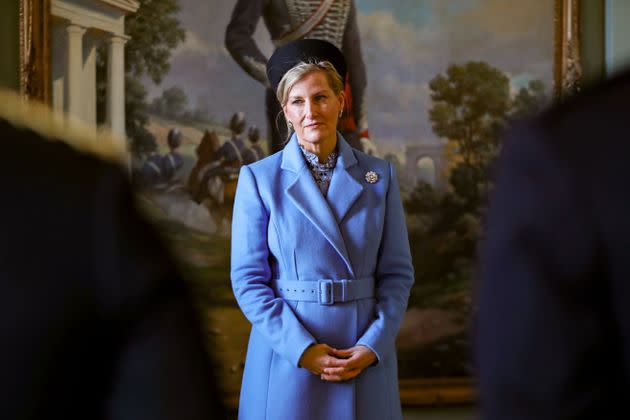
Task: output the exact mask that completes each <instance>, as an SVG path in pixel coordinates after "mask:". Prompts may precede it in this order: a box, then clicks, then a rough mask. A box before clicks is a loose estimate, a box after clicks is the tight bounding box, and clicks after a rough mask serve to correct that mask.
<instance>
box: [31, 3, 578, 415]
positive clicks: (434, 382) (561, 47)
mask: <svg viewBox="0 0 630 420" xmlns="http://www.w3.org/2000/svg"><path fill="white" fill-rule="evenodd" d="M554 1H555V15H554V22H555V40H554V46H555V47H554V48H555V56H554V93H555V96H556V98H557V99H562V98H564V97H566V96H568V95H570V94H572V93H575V92H577V91H578V90H579V85H580V78H581V65H580V44H579V14H578V13H579V7H578V5H579V2H578V0H554ZM19 2H20V92H21V95H22V96H23V97H24V98H27V99H36V100H39V101H42V102H44V103H46V104H50V101H51V86H50V85H51V72H50V70H51V69H50V67H51V46H50V40H51V33H50V29H51V17H50V2H51V0H19ZM400 395H401V401H402V403H403V405H408V406H414V405H416V406H417V405H442V404H446V405H450V404H467V403H474V402H475V399H476V397H475V385H474V380H473V379H472V378H443V379H413V380H401V381H400Z"/></svg>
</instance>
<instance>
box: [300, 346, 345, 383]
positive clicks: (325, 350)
mask: <svg viewBox="0 0 630 420" xmlns="http://www.w3.org/2000/svg"><path fill="white" fill-rule="evenodd" d="M338 362H339V359H338V358H337V357H335V349H334V348H332V347H330V346H329V345H328V344H313V345H312V346H310V347H308V348H307V349H306V350H304V353H302V357H301V358H300V362H299V365H300V367H303V368H304V369H306V370H308V371H309V372H311V373H312V374H314V375H317V376H321V374H322V373H324V369H325V368H328V367H337V364H338Z"/></svg>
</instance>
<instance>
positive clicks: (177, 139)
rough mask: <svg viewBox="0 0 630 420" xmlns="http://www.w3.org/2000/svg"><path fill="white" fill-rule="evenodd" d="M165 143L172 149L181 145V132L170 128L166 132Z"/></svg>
mask: <svg viewBox="0 0 630 420" xmlns="http://www.w3.org/2000/svg"><path fill="white" fill-rule="evenodd" d="M167 142H168V145H169V146H170V147H172V148H173V149H175V148H177V147H179V146H180V145H181V144H182V132H181V131H179V129H178V128H171V129H170V130H169V132H168V136H167Z"/></svg>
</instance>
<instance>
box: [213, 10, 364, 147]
mask: <svg viewBox="0 0 630 420" xmlns="http://www.w3.org/2000/svg"><path fill="white" fill-rule="evenodd" d="M330 3H331V4H330V6H329V7H328V9H327V11H326V13H325V15H324V16H323V17H322V18H321V19H320V20H319V21H318V23H317V24H316V25H315V26H314V27H313V29H312V30H311V31H310V32H308V33H307V34H305V35H303V36H302V38H314V39H323V40H326V41H329V42H331V43H332V44H334V45H335V46H336V47H337V48H339V49H340V50H341V51H342V52H343V54H344V56H345V58H346V61H347V64H348V77H347V78H346V82H347V86H346V96H347V98H348V100H347V101H346V102H347V107H346V109H345V110H344V118H342V119H341V120H340V127H339V129H340V131H341V132H342V133H343V135H344V138H345V139H346V140H347V141H348V143H350V145H351V146H353V147H355V148H357V149H359V150H361V149H362V147H361V143H360V141H359V139H360V138H362V137H368V127H367V119H366V110H365V88H366V85H367V78H366V72H365V64H364V62H363V57H362V55H361V47H360V38H359V28H358V25H357V16H356V7H355V5H354V2H353V1H352V0H335V1H331V2H330ZM321 4H322V1H321V0H238V1H237V3H236V6H235V7H234V10H233V12H232V19H231V20H230V23H229V25H228V27H227V30H226V35H225V43H226V47H227V49H228V51H229V52H230V54H231V55H232V57H233V58H234V59H235V60H236V62H237V63H238V64H239V65H240V66H241V67H242V68H243V69H244V70H245V71H246V72H247V73H248V74H249V75H250V76H252V77H253V78H254V79H256V80H258V81H259V82H261V83H262V84H264V85H265V86H267V87H268V86H269V81H268V80H267V77H266V74H265V66H266V63H267V58H266V57H265V56H264V55H263V54H262V52H261V51H260V49H259V48H258V46H257V45H256V43H255V42H254V39H253V34H254V31H255V30H256V26H257V23H258V21H259V20H260V18H261V17H262V18H263V20H264V22H265V25H266V27H267V29H268V31H269V33H270V35H271V37H272V40H273V41H274V44H275V46H276V47H279V46H281V45H284V44H286V43H287V42H289V41H291V40H293V39H295V38H293V39H292V38H291V36H292V35H294V36H295V35H298V34H296V31H295V29H296V28H298V29H299V27H300V25H301V24H302V23H303V22H305V21H306V20H308V19H309V17H311V16H313V15H314V14H315V13H316V12H317V10H318V8H319V7H320V5H321ZM292 32H293V33H292ZM297 32H299V31H297ZM266 110H267V121H268V129H269V138H270V141H271V149H272V153H273V152H276V151H278V150H280V149H281V148H282V146H283V143H284V140H285V139H286V137H287V136H286V132H285V131H284V129H282V131H278V129H277V126H282V124H281V122H280V121H279V122H278V124H277V125H276V117H277V116H278V114H279V112H280V104H279V103H278V100H277V99H276V94H275V92H273V91H272V90H271V89H269V88H267V93H266ZM279 118H280V119H283V118H284V117H283V116H282V115H280V117H279Z"/></svg>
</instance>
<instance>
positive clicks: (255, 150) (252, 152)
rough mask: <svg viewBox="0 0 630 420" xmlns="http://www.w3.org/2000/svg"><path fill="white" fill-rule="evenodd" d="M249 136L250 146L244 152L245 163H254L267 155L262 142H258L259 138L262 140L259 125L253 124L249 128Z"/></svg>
mask: <svg viewBox="0 0 630 420" xmlns="http://www.w3.org/2000/svg"><path fill="white" fill-rule="evenodd" d="M247 137H248V138H249V142H250V146H249V147H248V148H247V149H245V152H244V153H243V164H244V165H249V164H250V163H254V162H256V161H257V160H260V159H262V158H264V157H265V152H264V151H263V149H262V147H260V144H258V140H260V130H259V129H258V127H256V126H255V125H252V126H251V127H250V128H249V132H248V133H247Z"/></svg>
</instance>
